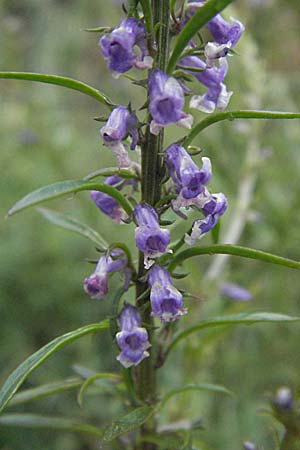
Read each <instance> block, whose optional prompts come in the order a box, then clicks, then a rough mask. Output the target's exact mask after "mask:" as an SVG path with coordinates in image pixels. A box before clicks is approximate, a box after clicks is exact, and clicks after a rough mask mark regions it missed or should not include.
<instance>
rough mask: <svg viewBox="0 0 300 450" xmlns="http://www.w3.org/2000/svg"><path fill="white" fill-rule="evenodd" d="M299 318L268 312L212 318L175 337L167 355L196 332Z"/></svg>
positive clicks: (294, 320) (297, 318)
mask: <svg viewBox="0 0 300 450" xmlns="http://www.w3.org/2000/svg"><path fill="white" fill-rule="evenodd" d="M299 320H300V317H292V316H287V315H285V314H276V313H268V312H258V313H241V314H232V315H227V316H221V317H214V318H212V319H208V320H202V321H201V322H199V323H198V324H197V325H194V326H193V327H190V328H188V329H187V330H184V331H182V332H181V333H178V334H177V335H175V337H174V339H173V342H171V344H170V346H169V348H168V349H167V353H169V352H170V351H171V350H172V349H173V348H174V347H175V346H176V345H177V344H178V342H180V341H181V340H182V339H185V338H186V337H187V336H189V335H190V334H192V333H195V332H196V331H200V330H204V329H205V328H213V327H220V326H227V325H240V324H243V325H252V324H253V323H274V322H275V323H276V322H279V323H281V322H297V321H299Z"/></svg>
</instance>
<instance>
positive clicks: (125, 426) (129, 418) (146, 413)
mask: <svg viewBox="0 0 300 450" xmlns="http://www.w3.org/2000/svg"><path fill="white" fill-rule="evenodd" d="M152 414H153V408H151V407H150V406H141V407H139V408H136V409H134V410H133V411H131V412H130V413H129V414H126V416H123V417H121V418H120V419H118V420H116V421H115V422H113V423H112V424H111V425H110V426H109V427H108V428H106V430H104V434H103V439H104V441H112V440H114V439H116V438H117V437H118V436H121V435H122V434H125V433H129V432H130V431H133V430H136V429H137V428H139V427H140V426H142V425H143V423H145V422H146V421H147V420H148V419H149V417H150V416H151V415H152Z"/></svg>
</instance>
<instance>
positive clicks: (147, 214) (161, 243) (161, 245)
mask: <svg viewBox="0 0 300 450" xmlns="http://www.w3.org/2000/svg"><path fill="white" fill-rule="evenodd" d="M134 218H135V220H136V222H137V224H138V227H137V228H136V229H135V240H136V245H137V247H138V249H139V250H140V251H141V252H143V253H144V260H145V267H146V268H149V267H150V266H151V265H152V264H153V262H152V263H151V261H149V259H152V258H157V257H159V256H161V255H163V254H164V253H166V251H167V247H168V244H169V243H170V232H169V230H164V229H162V228H160V226H159V223H158V215H157V212H156V211H155V209H154V208H152V206H150V205H147V204H140V205H137V206H136V207H135V209H134Z"/></svg>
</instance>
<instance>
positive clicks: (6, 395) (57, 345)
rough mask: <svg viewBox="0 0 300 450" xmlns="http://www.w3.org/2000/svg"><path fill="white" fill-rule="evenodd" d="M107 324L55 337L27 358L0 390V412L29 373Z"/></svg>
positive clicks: (107, 324) (101, 329)
mask: <svg viewBox="0 0 300 450" xmlns="http://www.w3.org/2000/svg"><path fill="white" fill-rule="evenodd" d="M108 327H109V322H108V321H107V320H104V321H102V322H100V323H93V324H90V325H86V326H84V327H82V328H78V329H77V330H74V331H70V332H69V333H66V334H64V335H62V336H59V337H57V338H56V339H54V340H53V341H51V342H49V343H48V344H46V345H45V346H44V347H42V348H41V349H40V350H38V351H37V352H35V353H33V354H32V355H31V356H29V358H27V359H26V360H25V361H24V362H23V363H22V364H20V366H18V367H17V368H16V369H15V370H14V372H13V373H12V374H11V375H10V376H9V377H8V378H7V380H6V382H5V383H4V385H3V386H2V388H1V390H0V412H1V411H3V409H4V408H5V406H6V405H7V403H8V402H9V400H10V399H11V398H12V397H13V395H14V394H15V392H16V391H17V390H18V388H19V387H20V386H21V384H22V383H23V381H24V380H25V379H26V378H27V377H28V376H29V375H30V374H31V372H32V371H33V370H34V369H36V368H37V367H39V366H40V365H41V364H42V363H43V362H44V361H46V359H48V358H49V356H51V355H52V354H53V353H55V352H57V351H58V350H60V349H61V348H63V347H65V346H66V345H67V344H70V343H71V342H73V341H75V340H77V339H79V338H81V337H82V336H85V335H86V334H93V333H97V332H98V331H103V330H107V329H108Z"/></svg>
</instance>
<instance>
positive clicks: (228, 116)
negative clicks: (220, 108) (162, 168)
mask: <svg viewBox="0 0 300 450" xmlns="http://www.w3.org/2000/svg"><path fill="white" fill-rule="evenodd" d="M235 119H300V113H293V112H281V111H255V110H247V109H246V110H239V111H227V112H221V113H218V114H214V115H213V116H207V117H205V119H203V120H201V122H199V123H198V124H197V125H195V126H194V127H193V128H192V129H191V131H190V132H189V134H188V135H187V136H186V138H185V139H184V141H183V144H182V145H184V146H187V145H190V143H191V142H192V141H193V139H195V137H196V136H197V135H198V134H199V133H200V132H201V131H202V130H204V129H205V128H207V127H209V126H210V125H213V124H214V123H218V122H221V121H223V120H231V121H233V120H235Z"/></svg>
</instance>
